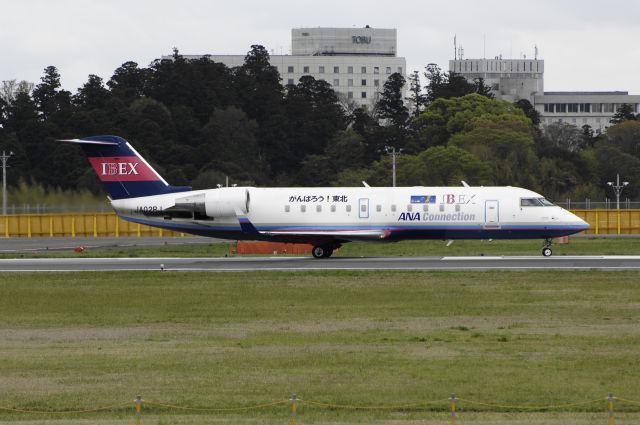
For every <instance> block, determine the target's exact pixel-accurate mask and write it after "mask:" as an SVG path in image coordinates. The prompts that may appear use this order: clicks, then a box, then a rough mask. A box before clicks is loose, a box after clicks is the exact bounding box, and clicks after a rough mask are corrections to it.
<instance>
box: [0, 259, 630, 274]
mask: <svg viewBox="0 0 640 425" xmlns="http://www.w3.org/2000/svg"><path fill="white" fill-rule="evenodd" d="M536 269H539V270H640V256H557V257H550V258H545V257H541V256H540V257H537V256H536V257H515V256H514V257H334V258H328V259H320V260H317V259H314V258H311V257H284V256H283V257H228V258H227V257H221V258H53V259H50V258H44V259H43V258H40V259H26V258H24V259H0V272H62V271H64V272H79V271H142V270H150V271H164V272H170V271H208V272H261V271H262V272H265V271H311V270H316V271H322V270H422V271H428V270H476V271H482V270H536Z"/></svg>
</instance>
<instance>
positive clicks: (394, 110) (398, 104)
mask: <svg viewBox="0 0 640 425" xmlns="http://www.w3.org/2000/svg"><path fill="white" fill-rule="evenodd" d="M405 82H406V81H405V79H404V77H403V76H402V75H401V74H399V73H397V72H394V73H393V74H391V75H390V76H389V78H388V79H387V81H385V83H384V87H383V89H382V93H381V94H380V99H379V100H378V102H377V103H376V108H375V110H376V114H377V116H378V118H379V119H383V120H388V121H389V122H390V123H391V124H392V125H394V126H395V127H397V128H403V127H404V126H405V125H406V123H407V120H408V119H409V110H408V109H407V107H406V106H404V102H403V99H402V88H403V87H404V85H405Z"/></svg>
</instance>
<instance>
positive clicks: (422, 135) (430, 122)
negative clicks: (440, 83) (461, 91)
mask: <svg viewBox="0 0 640 425" xmlns="http://www.w3.org/2000/svg"><path fill="white" fill-rule="evenodd" d="M483 116H485V118H486V117H489V116H501V117H504V116H513V117H515V118H514V119H515V121H514V120H511V121H510V123H511V125H513V124H514V122H516V121H517V122H518V123H519V126H520V129H519V130H523V129H525V128H527V129H530V121H529V120H528V119H527V118H526V117H525V116H524V113H523V112H522V111H521V110H520V109H519V108H517V107H516V106H515V105H514V104H512V103H509V102H506V101H503V100H495V99H489V98H487V97H485V96H481V95H479V94H468V95H466V96H463V97H454V98H451V99H443V98H440V99H437V100H436V101H434V102H433V103H431V104H430V105H429V106H428V107H427V109H425V111H424V112H423V113H422V114H420V116H418V117H417V118H415V119H414V120H413V121H412V123H411V127H412V133H413V136H412V137H411V140H410V141H409V143H408V145H407V148H408V149H409V151H411V152H416V153H417V152H421V151H423V150H425V149H427V148H429V147H432V146H439V145H446V144H447V143H448V142H449V139H450V138H451V136H452V135H454V134H456V133H459V132H463V131H468V130H469V129H470V128H471V125H472V121H473V119H474V118H479V117H483ZM487 119H488V118H487ZM526 131H529V130H526Z"/></svg>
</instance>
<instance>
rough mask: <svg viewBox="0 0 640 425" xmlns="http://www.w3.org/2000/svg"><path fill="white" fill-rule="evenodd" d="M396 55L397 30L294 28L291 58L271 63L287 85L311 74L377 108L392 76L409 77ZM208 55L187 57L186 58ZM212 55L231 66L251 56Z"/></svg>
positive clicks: (273, 59)
mask: <svg viewBox="0 0 640 425" xmlns="http://www.w3.org/2000/svg"><path fill="white" fill-rule="evenodd" d="M396 52H397V33H396V30H395V29H383V28H370V27H369V26H366V27H365V28H294V29H292V30H291V54H290V55H270V63H271V65H273V66H275V67H276V68H277V69H278V72H279V73H280V77H281V78H282V84H284V85H287V84H297V83H298V81H299V80H300V77H302V76H304V75H310V76H312V77H314V78H316V79H320V80H324V81H326V82H327V83H329V84H331V86H332V87H333V89H334V90H335V91H336V92H337V93H339V94H340V96H341V97H342V98H343V99H345V100H347V101H353V102H354V103H355V104H357V105H363V106H368V107H370V108H371V107H372V106H373V104H374V103H375V102H376V101H377V99H378V96H379V93H380V92H381V91H382V89H383V86H384V83H385V82H386V80H387V78H389V76H390V75H391V74H393V73H395V72H397V73H400V74H401V75H402V76H403V77H405V78H406V67H407V66H406V60H405V58H403V57H398V56H397V55H396ZM203 56H204V55H184V57H185V58H186V59H199V58H201V57H203ZM206 56H208V57H209V58H210V59H211V60H212V61H214V62H221V63H224V64H225V65H227V66H228V67H236V66H241V65H242V64H243V63H244V58H245V55H215V54H212V55H206ZM163 59H171V56H163ZM404 91H405V92H406V87H405V89H404ZM403 97H404V94H403Z"/></svg>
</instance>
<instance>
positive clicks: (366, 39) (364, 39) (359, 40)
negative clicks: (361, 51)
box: [351, 35, 371, 44]
mask: <svg viewBox="0 0 640 425" xmlns="http://www.w3.org/2000/svg"><path fill="white" fill-rule="evenodd" d="M351 42H352V43H354V44H371V36H370V35H352V36H351Z"/></svg>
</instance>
